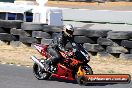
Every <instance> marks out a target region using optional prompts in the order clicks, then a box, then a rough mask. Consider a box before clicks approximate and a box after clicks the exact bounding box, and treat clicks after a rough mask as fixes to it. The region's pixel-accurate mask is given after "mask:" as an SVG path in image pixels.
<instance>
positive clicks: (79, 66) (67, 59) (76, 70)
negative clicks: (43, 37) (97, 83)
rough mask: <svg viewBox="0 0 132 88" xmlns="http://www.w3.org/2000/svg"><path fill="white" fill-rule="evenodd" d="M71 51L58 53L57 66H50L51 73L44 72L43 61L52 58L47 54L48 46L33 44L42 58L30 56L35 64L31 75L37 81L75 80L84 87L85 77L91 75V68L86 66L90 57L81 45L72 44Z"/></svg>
mask: <svg viewBox="0 0 132 88" xmlns="http://www.w3.org/2000/svg"><path fill="white" fill-rule="evenodd" d="M72 45H73V46H74V48H73V49H69V50H67V51H65V52H62V51H59V52H60V54H61V56H62V59H61V61H59V62H58V63H57V65H51V67H50V68H51V69H52V72H48V71H46V70H45V69H44V68H45V63H44V62H45V61H46V60H48V59H50V58H51V57H52V56H51V55H50V54H49V53H48V52H47V49H48V46H49V45H42V44H35V45H34V47H35V48H36V49H37V50H38V52H39V53H40V54H41V55H42V56H43V58H41V59H38V58H37V57H35V56H31V59H32V60H33V61H34V62H35V63H34V65H33V74H34V76H35V77H36V78H37V79H38V80H47V79H49V78H50V77H57V78H63V79H67V80H76V81H77V83H78V84H80V85H86V84H87V79H86V78H85V75H89V74H93V71H92V68H91V67H90V66H89V65H88V62H89V61H90V56H89V55H88V53H87V51H86V50H85V49H84V48H83V46H82V45H80V44H76V43H73V44H72Z"/></svg>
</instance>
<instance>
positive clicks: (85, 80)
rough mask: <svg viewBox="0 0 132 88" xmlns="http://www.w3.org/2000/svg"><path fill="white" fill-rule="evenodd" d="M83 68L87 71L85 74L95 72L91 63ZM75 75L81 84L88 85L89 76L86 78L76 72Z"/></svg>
mask: <svg viewBox="0 0 132 88" xmlns="http://www.w3.org/2000/svg"><path fill="white" fill-rule="evenodd" d="M82 70H84V71H85V75H90V74H93V71H92V68H91V67H90V66H89V65H85V66H82ZM75 77H76V81H77V83H78V84H79V85H81V86H85V85H87V78H85V76H78V75H77V74H76V76H75Z"/></svg>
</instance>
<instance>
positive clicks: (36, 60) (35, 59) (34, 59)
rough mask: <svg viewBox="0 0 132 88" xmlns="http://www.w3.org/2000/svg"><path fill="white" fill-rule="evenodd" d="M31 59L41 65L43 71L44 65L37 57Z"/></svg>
mask: <svg viewBox="0 0 132 88" xmlns="http://www.w3.org/2000/svg"><path fill="white" fill-rule="evenodd" d="M31 59H32V60H33V61H34V62H35V63H36V64H37V65H39V66H40V67H41V68H42V69H43V68H44V65H43V64H42V63H41V62H40V61H39V60H38V59H37V58H36V57H35V56H31Z"/></svg>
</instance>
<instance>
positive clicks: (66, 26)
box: [63, 24, 74, 37]
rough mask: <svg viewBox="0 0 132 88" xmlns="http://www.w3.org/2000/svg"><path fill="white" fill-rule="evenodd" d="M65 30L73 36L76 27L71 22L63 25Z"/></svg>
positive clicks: (68, 34)
mask: <svg viewBox="0 0 132 88" xmlns="http://www.w3.org/2000/svg"><path fill="white" fill-rule="evenodd" d="M63 32H64V33H65V34H66V35H67V36H69V37H72V35H73V32H74V28H73V26H72V25H71V24H67V25H64V27H63Z"/></svg>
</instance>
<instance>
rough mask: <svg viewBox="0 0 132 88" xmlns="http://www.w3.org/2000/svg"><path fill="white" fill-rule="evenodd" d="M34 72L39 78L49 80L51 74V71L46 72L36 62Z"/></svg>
mask: <svg viewBox="0 0 132 88" xmlns="http://www.w3.org/2000/svg"><path fill="white" fill-rule="evenodd" d="M33 74H34V76H35V77H36V78H37V79H38V80H47V79H49V77H50V76H51V73H48V72H45V71H44V70H42V69H41V68H40V66H38V65H37V64H36V63H34V65H33Z"/></svg>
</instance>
